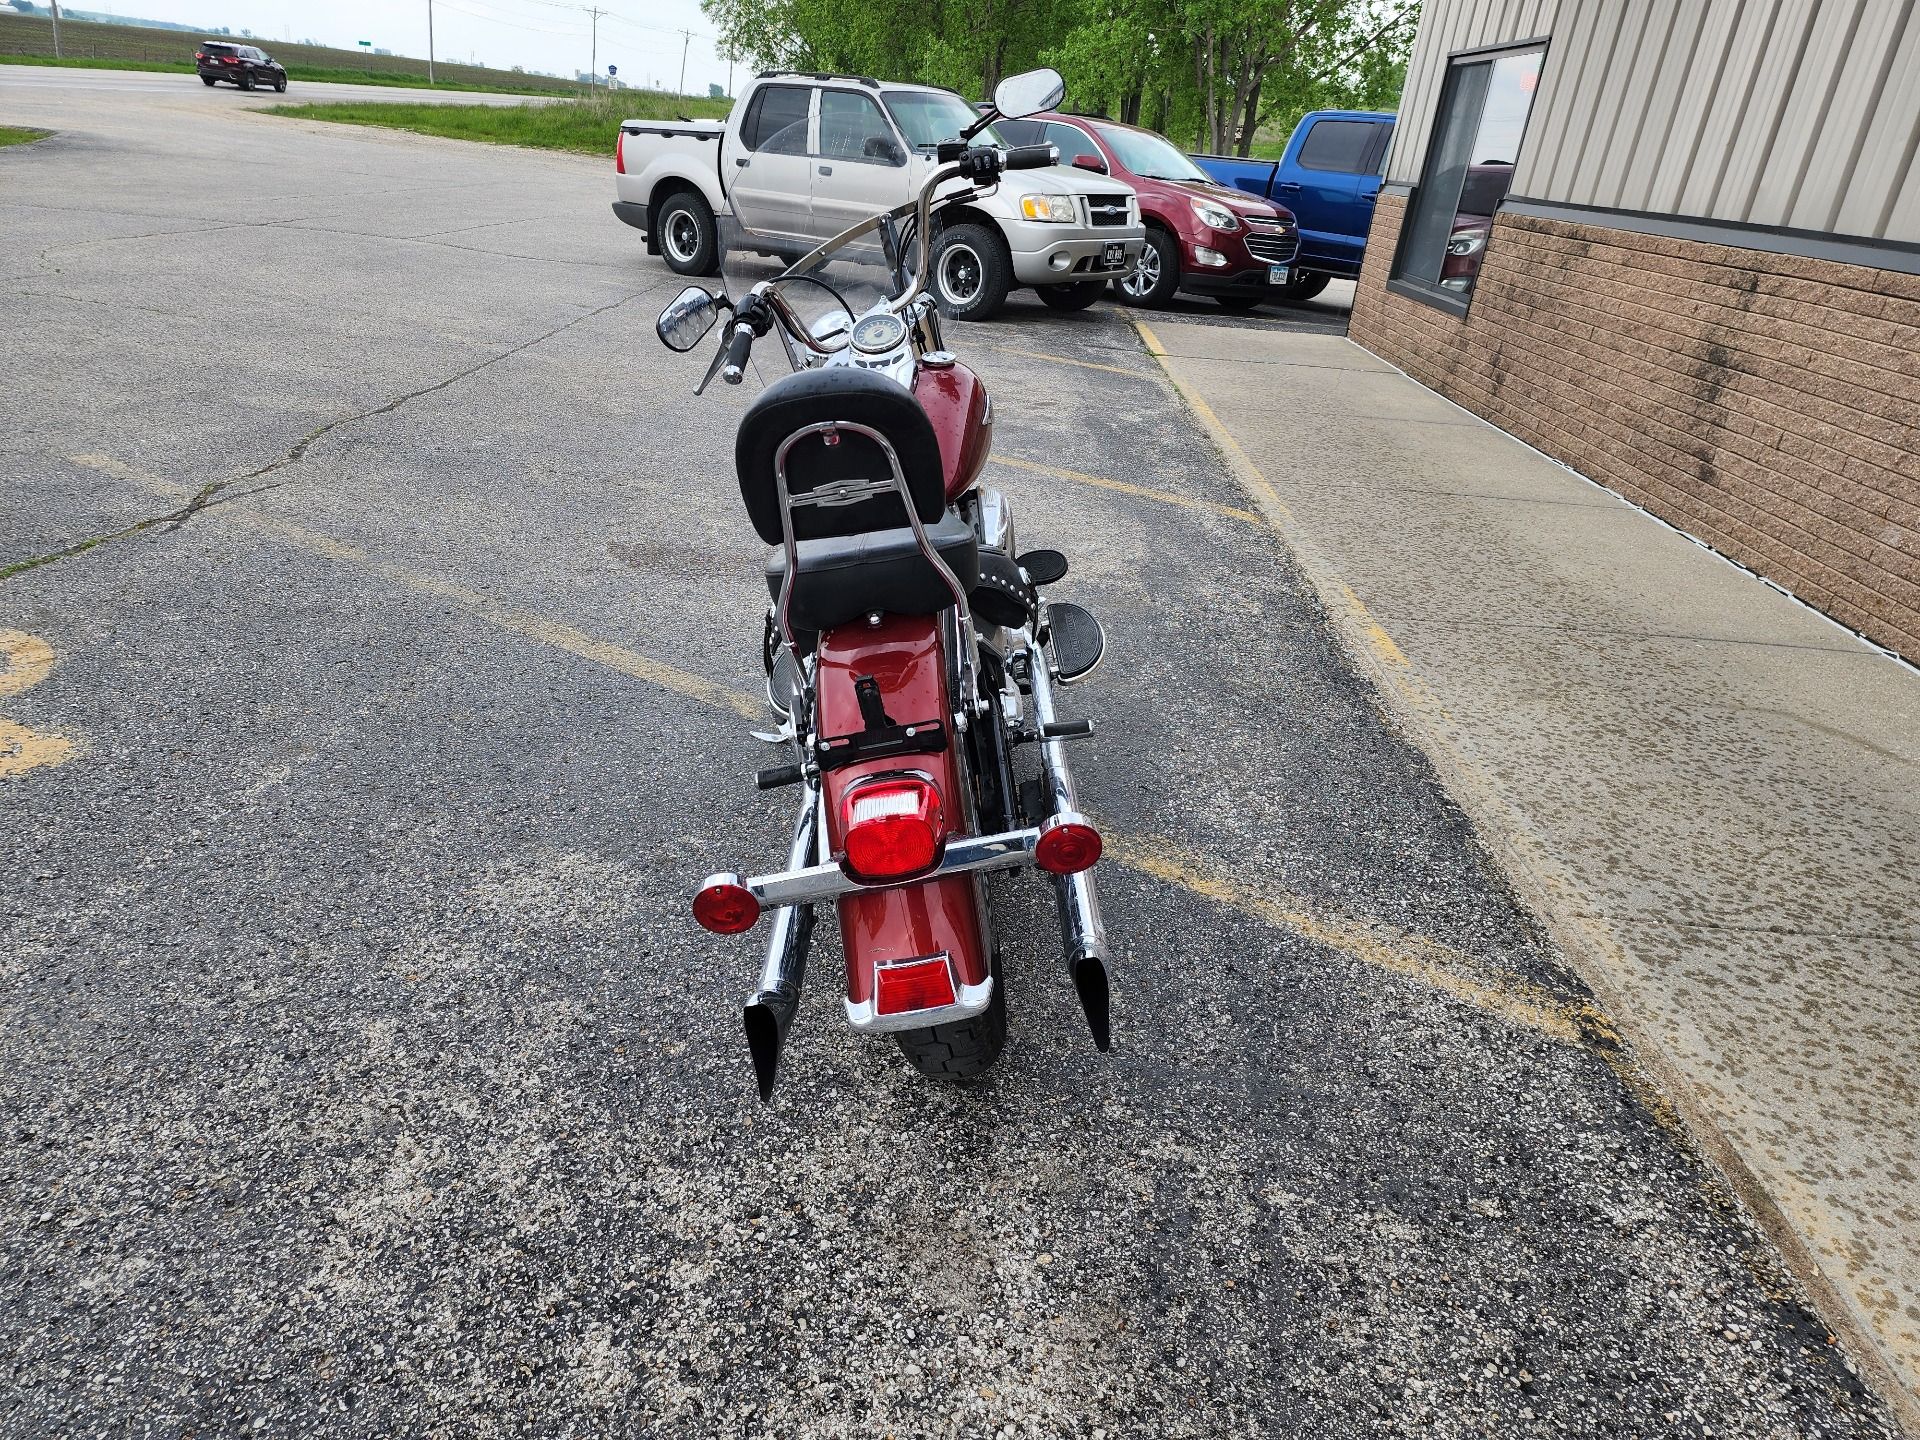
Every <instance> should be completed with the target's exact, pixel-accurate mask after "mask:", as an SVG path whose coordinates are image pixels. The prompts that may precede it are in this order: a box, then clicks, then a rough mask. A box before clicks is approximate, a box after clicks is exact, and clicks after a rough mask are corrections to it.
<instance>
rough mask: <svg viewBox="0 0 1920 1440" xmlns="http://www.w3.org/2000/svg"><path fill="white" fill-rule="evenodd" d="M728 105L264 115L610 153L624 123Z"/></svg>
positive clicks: (635, 100)
mask: <svg viewBox="0 0 1920 1440" xmlns="http://www.w3.org/2000/svg"><path fill="white" fill-rule="evenodd" d="M729 104H731V102H730V101H726V100H701V99H693V98H690V97H682V96H673V95H653V94H647V93H643V92H640V91H632V90H628V91H622V92H620V93H618V94H613V95H593V96H588V97H585V98H583V99H579V100H557V101H555V102H554V103H553V104H551V105H524V106H523V105H408V104H394V105H388V104H384V103H382V102H380V101H356V102H347V103H342V104H321V105H275V106H273V107H272V108H271V109H270V110H269V111H268V113H269V114H272V115H290V116H292V117H294V118H295V119H299V120H331V121H333V122H335V123H336V124H341V125H382V126H386V127H388V128H390V129H394V130H417V131H419V132H420V133H421V134H423V135H444V136H446V137H448V138H449V139H453V140H481V141H486V142H489V143H491V144H494V145H527V146H531V147H532V148H534V149H536V150H571V151H573V152H575V153H576V154H581V155H609V154H611V153H612V152H613V142H614V136H615V134H616V132H617V131H618V130H619V128H620V122H621V121H622V120H633V119H638V120H668V119H672V118H673V117H675V116H677V115H688V116H692V117H694V118H695V119H701V118H708V119H711V118H717V117H720V116H724V115H725V114H726V113H727V107H728V106H729Z"/></svg>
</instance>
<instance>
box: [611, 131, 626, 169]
mask: <svg viewBox="0 0 1920 1440" xmlns="http://www.w3.org/2000/svg"><path fill="white" fill-rule="evenodd" d="M613 173H614V174H616V175H624V174H626V173H627V132H626V131H624V130H622V131H621V132H620V138H619V139H618V140H616V141H614V142H613Z"/></svg>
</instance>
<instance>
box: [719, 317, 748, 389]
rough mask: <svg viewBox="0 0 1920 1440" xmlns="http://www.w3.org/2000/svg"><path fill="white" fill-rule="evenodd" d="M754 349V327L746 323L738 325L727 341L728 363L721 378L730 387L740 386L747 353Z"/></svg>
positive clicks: (722, 371)
mask: <svg viewBox="0 0 1920 1440" xmlns="http://www.w3.org/2000/svg"><path fill="white" fill-rule="evenodd" d="M752 349H753V327H752V326H751V325H748V324H746V323H745V322H741V323H738V324H736V325H735V326H734V327H733V335H732V337H731V338H730V339H729V340H728V341H727V363H726V368H724V369H723V370H721V372H720V378H721V379H722V380H724V381H726V382H727V384H729V385H738V384H739V383H740V377H741V375H743V374H744V373H745V370H746V364H747V352H748V351H750V350H752Z"/></svg>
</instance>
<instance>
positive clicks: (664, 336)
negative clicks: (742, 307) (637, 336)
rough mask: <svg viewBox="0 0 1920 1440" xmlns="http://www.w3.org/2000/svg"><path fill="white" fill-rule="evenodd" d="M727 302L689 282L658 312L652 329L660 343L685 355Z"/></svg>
mask: <svg viewBox="0 0 1920 1440" xmlns="http://www.w3.org/2000/svg"><path fill="white" fill-rule="evenodd" d="M726 305H727V302H726V299H725V298H724V297H720V298H716V297H714V296H712V295H709V294H708V293H707V292H706V291H705V290H702V289H701V288H700V287H699V286H698V285H689V286H688V287H687V288H686V289H684V290H682V291H681V292H680V293H679V294H678V295H676V296H674V297H673V300H672V302H671V303H669V304H668V306H667V308H666V309H664V310H662V311H661V312H660V318H659V319H658V320H656V321H655V322H654V326H653V330H654V333H655V334H656V335H658V336H659V337H660V343H661V344H662V345H664V346H666V347H667V348H668V349H669V350H673V351H676V352H678V353H679V354H682V355H684V354H686V353H687V351H689V350H691V349H693V347H694V346H696V345H698V344H699V343H700V341H701V340H702V339H703V338H704V337H705V335H706V333H707V332H708V331H709V330H711V329H712V328H713V323H714V321H716V320H718V319H719V318H720V311H721V309H722V307H724V306H726Z"/></svg>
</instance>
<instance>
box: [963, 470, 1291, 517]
mask: <svg viewBox="0 0 1920 1440" xmlns="http://www.w3.org/2000/svg"><path fill="white" fill-rule="evenodd" d="M992 459H993V463H994V464H996V465H1009V466H1011V467H1012V468H1014V469H1015V470H1029V471H1032V472H1033V473H1034V474H1035V475H1045V476H1047V477H1048V478H1049V479H1053V480H1070V481H1072V482H1073V483H1074V484H1076V485H1092V486H1094V487H1096V488H1097V489H1101V490H1116V491H1118V492H1119V493H1120V494H1122V495H1134V496H1138V497H1139V498H1140V499H1142V500H1158V501H1159V502H1160V503H1161V504H1162V505H1178V506H1180V507H1181V508H1183V509H1186V510H1201V511H1205V512H1206V513H1208V514H1211V515H1225V516H1226V517H1227V518H1228V519H1230V520H1239V521H1242V522H1243V523H1245V524H1248V525H1265V524H1266V521H1265V520H1263V519H1261V518H1260V516H1258V515H1256V514H1255V513H1254V512H1253V511H1251V510H1241V509H1238V508H1236V507H1235V506H1232V505H1222V504H1220V503H1219V502H1218V501H1215V500H1202V499H1200V498H1199V497H1198V496H1197V495H1181V494H1178V493H1176V492H1174V491H1172V490H1155V489H1154V488H1153V487H1151V486H1149V485H1135V484H1132V483H1131V482H1129V481H1126V480H1110V479H1108V478H1107V477H1106V476H1105V475H1088V474H1086V473H1084V472H1083V471H1079V470H1062V469H1061V468H1060V467H1059V466H1057V465H1042V464H1039V463H1038V462H1036V461H1033V460H1016V459H1014V457H1013V456H1011V455H995V456H993V457H992Z"/></svg>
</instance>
